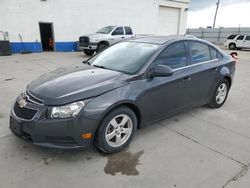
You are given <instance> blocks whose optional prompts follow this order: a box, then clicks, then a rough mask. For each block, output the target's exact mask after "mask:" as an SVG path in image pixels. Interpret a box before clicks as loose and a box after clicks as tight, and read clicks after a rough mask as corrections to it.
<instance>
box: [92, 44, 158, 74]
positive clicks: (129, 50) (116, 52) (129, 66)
mask: <svg viewBox="0 0 250 188" xmlns="http://www.w3.org/2000/svg"><path fill="white" fill-rule="evenodd" d="M158 48H159V45H156V44H148V43H137V42H121V43H118V44H115V45H113V46H111V47H109V48H107V49H106V50H104V51H103V52H101V53H100V54H97V55H96V56H94V57H93V58H91V59H90V60H89V61H88V63H89V64H91V65H92V66H96V67H100V68H105V69H110V70H115V71H119V72H123V73H126V74H134V73H136V72H137V71H138V70H139V69H140V68H141V67H142V66H143V65H144V64H145V62H146V61H147V60H148V59H149V58H150V57H151V56H152V54H153V53H154V52H155V51H156V50H157V49H158Z"/></svg>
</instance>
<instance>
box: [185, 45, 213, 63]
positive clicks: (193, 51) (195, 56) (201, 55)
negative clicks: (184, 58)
mask: <svg viewBox="0 0 250 188" xmlns="http://www.w3.org/2000/svg"><path fill="white" fill-rule="evenodd" d="M189 51H190V56H191V62H192V64H197V63H202V62H205V61H209V60H210V58H211V57H210V50H209V47H208V45H206V44H203V43H201V42H189Z"/></svg>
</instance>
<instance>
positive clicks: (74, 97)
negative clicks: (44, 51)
mask: <svg viewBox="0 0 250 188" xmlns="http://www.w3.org/2000/svg"><path fill="white" fill-rule="evenodd" d="M127 77H128V75H126V74H123V73H120V72H116V71H111V70H106V69H101V68H96V67H93V66H90V65H85V64H82V65H79V66H75V67H65V68H60V69H57V70H55V71H52V72H50V73H47V74H44V75H42V76H41V77H39V78H38V79H36V80H34V81H33V82H31V83H30V84H29V85H28V87H27V90H28V91H29V93H31V94H32V95H34V96H35V97H38V98H40V99H41V100H43V101H44V103H45V104H46V105H63V104H67V103H71V102H74V101H78V100H83V99H87V98H91V97H95V96H98V95H101V94H103V93H105V92H108V91H110V90H113V89H115V88H117V87H120V86H122V85H125V84H127V82H126V78H127Z"/></svg>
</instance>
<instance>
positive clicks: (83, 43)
mask: <svg viewBox="0 0 250 188" xmlns="http://www.w3.org/2000/svg"><path fill="white" fill-rule="evenodd" d="M79 45H80V46H88V45H89V37H80V38H79Z"/></svg>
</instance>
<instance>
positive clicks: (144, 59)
mask: <svg viewBox="0 0 250 188" xmlns="http://www.w3.org/2000/svg"><path fill="white" fill-rule="evenodd" d="M234 72H235V60H233V59H232V57H231V56H229V55H226V54H225V53H224V52H223V51H221V50H220V49H219V48H217V47H216V46H214V45H213V44H211V43H208V42H205V41H203V40H199V39H188V38H185V37H181V36H168V37H147V38H138V39H131V40H127V41H123V42H120V43H117V44H115V45H113V46H110V47H109V48H107V49H106V50H104V51H102V52H100V53H98V54H97V55H95V56H94V57H92V58H91V59H89V60H88V61H86V62H84V63H83V64H81V65H79V66H76V67H69V68H61V69H58V70H55V71H53V72H50V73H48V74H45V75H43V76H41V77H40V78H38V79H37V80H35V81H33V82H31V83H30V84H29V85H28V86H27V89H26V91H25V92H24V93H22V94H21V95H20V96H18V98H17V99H16V101H15V103H14V105H13V108H12V110H11V115H10V129H11V130H12V132H13V133H14V134H15V135H17V136H18V137H20V138H22V139H25V140H27V141H29V142H32V143H33V144H36V145H40V146H46V147H52V148H60V149H64V148H65V149H67V148H85V147H88V146H90V145H92V144H94V145H95V146H97V147H98V148H99V149H100V150H102V151H103V152H106V153H114V152H118V151H120V150H122V149H124V148H125V147H126V146H127V145H128V144H129V143H130V142H131V140H132V139H133V137H134V135H135V132H136V130H137V129H138V128H141V127H143V126H145V125H146V124H150V123H152V122H154V121H157V120H160V119H162V118H166V117H169V116H172V115H174V114H176V113H179V112H181V111H183V110H187V109H189V108H192V107H195V106H201V105H205V104H207V105H208V106H210V107H212V108H219V107H221V106H222V105H223V104H224V102H225V101H226V98H227V95H228V92H229V89H230V87H231V85H232V80H233V76H234Z"/></svg>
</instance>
